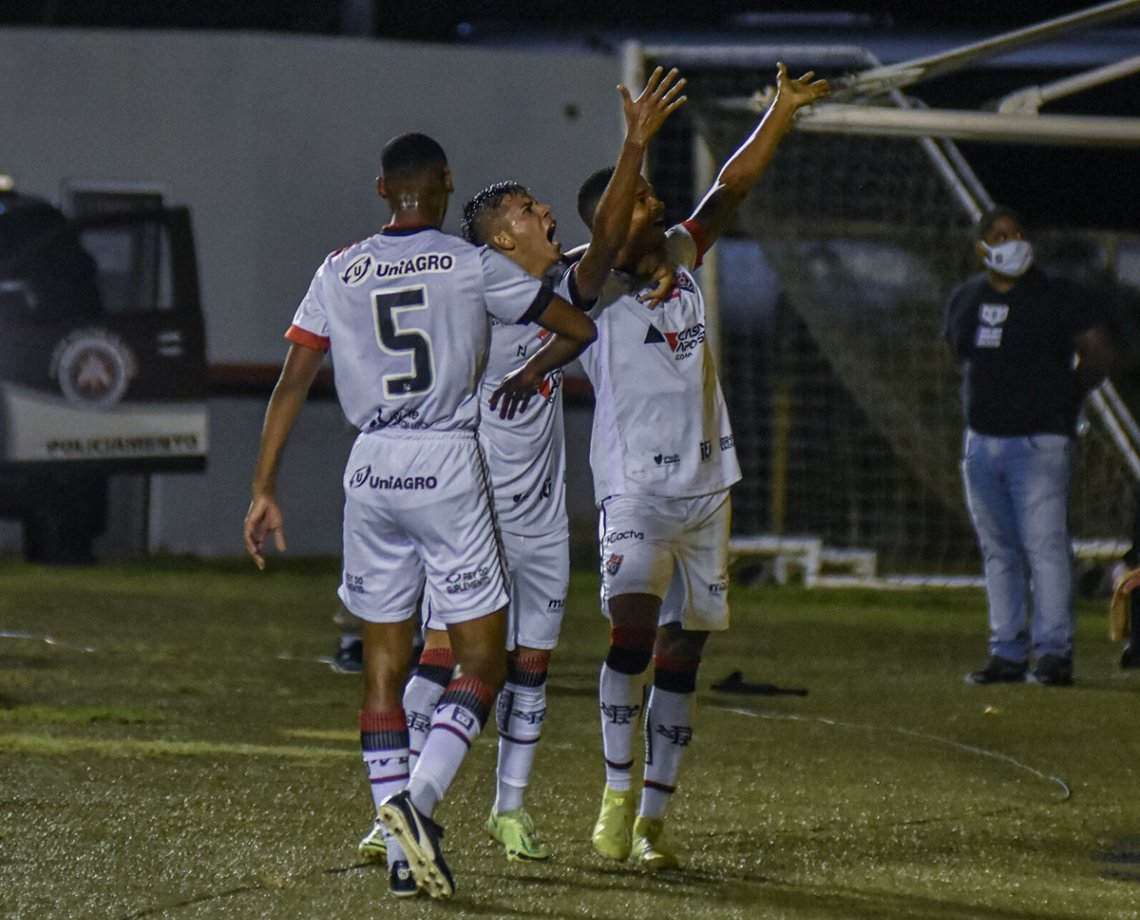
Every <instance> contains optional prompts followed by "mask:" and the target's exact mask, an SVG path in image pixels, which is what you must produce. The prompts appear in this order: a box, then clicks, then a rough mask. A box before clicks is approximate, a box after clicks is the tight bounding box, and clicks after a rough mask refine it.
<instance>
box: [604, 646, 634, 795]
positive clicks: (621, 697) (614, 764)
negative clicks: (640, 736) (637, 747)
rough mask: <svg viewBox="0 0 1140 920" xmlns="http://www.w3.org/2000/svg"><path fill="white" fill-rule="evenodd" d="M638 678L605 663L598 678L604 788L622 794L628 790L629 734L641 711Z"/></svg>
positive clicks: (630, 746) (629, 763)
mask: <svg viewBox="0 0 1140 920" xmlns="http://www.w3.org/2000/svg"><path fill="white" fill-rule="evenodd" d="M641 679H642V676H641V675H640V674H623V673H621V672H620V671H615V670H614V669H613V668H611V667H610V666H609V665H608V664H603V665H602V673H601V676H600V677H599V678H598V702H599V704H600V707H599V708H600V710H601V718H602V753H603V755H604V756H605V759H606V785H607V786H609V787H610V788H611V789H613V790H614V791H615V792H625V791H627V790H628V789H629V787H630V775H631V771H632V770H633V734H634V729H635V728H636V727H637V719H638V715H639V713H640V712H641Z"/></svg>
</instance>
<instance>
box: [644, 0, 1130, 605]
mask: <svg viewBox="0 0 1140 920" xmlns="http://www.w3.org/2000/svg"><path fill="white" fill-rule="evenodd" d="M1137 13H1140V0H1117V2H1113V3H1103V4H1100V5H1099V6H1096V7H1090V8H1089V9H1087V10H1084V11H1081V12H1080V13H1077V14H1073V15H1071V16H1068V17H1061V18H1059V19H1056V20H1049V21H1047V22H1044V23H1040V24H1038V25H1036V26H1033V27H1030V28H1028V29H1021V30H1017V31H1016V32H1013V33H1008V34H1007V35H1005V36H997V37H996V38H994V39H989V40H987V41H985V42H980V43H976V44H975V45H972V46H966V47H965V48H958V49H952V50H951V51H948V52H946V53H945V54H942V55H934V56H931V57H929V58H925V59H921V60H917V61H910V62H903V63H901V64H897V65H892V66H884V65H882V64H881V62H880V61H878V60H877V59H876V58H875V57H874V56H873V55H872V54H871V53H870V52H869V51H868V50H867V49H864V48H860V47H856V46H851V45H834V46H828V45H795V44H787V45H765V46H703V47H695V46H689V45H645V46H643V45H639V44H637V43H629V44H627V45H626V46H625V48H624V51H623V55H624V69H625V74H624V82H625V83H626V84H627V85H630V86H634V85H640V83H641V82H642V81H643V79H644V74H645V73H646V71H647V69H648V67H650V66H654V65H656V64H664V65H666V66H673V65H676V66H680V67H681V68H682V70H683V71H684V72H685V73H686V74H687V75H689V76H691V77H692V78H693V79H691V82H690V87H689V95H690V100H691V101H690V105H689V106H688V107H687V108H688V109H689V110H690V114H691V115H692V116H693V117H692V118H691V119H690V120H689V121H690V124H692V126H693V127H692V129H691V131H690V133H688V134H685V135H684V136H681V135H680V134H679V133H678V132H676V131H674V135H675V136H673V137H672V138H671V139H669V138H668V137H667V134H668V129H670V127H671V126H667V131H666V132H663V134H662V137H661V138H659V141H658V146H659V147H662V148H666V149H664V150H661V151H660V152H658V153H656V154H655V155H654V156H653V157H652V158H651V163H650V171H651V178H652V179H653V181H654V184H655V185H656V186H657V189H658V192H659V194H660V195H661V196H662V197H663V198H664V199H665V200H666V204H669V203H671V199H673V198H681V199H685V198H689V199H695V198H696V196H698V195H700V194H701V193H703V191H704V190H705V189H706V188H707V187H708V184H709V181H710V180H711V178H712V172H711V171H712V169H713V168H715V164H716V163H719V162H721V161H722V160H723V158H724V156H725V155H726V154H727V153H730V152H731V150H732V149H733V148H734V145H735V144H736V143H738V142H739V140H740V138H741V137H743V136H745V134H746V133H747V131H748V130H749V129H750V127H751V125H753V124H755V122H756V120H757V118H758V117H759V114H760V113H761V112H762V111H763V107H764V105H765V104H766V103H767V102H768V101H770V94H771V93H770V90H769V91H768V92H767V93H765V92H764V91H761V92H754V90H756V87H755V85H754V84H753V83H751V81H754V80H755V79H756V74H757V73H758V72H759V73H765V72H769V71H768V68H770V67H771V68H774V65H775V62H776V61H778V60H782V61H785V62H787V63H788V65H789V68H790V69H792V70H795V68H796V67H798V66H801V65H802V66H803V68H804V69H806V68H807V67H814V68H816V69H818V70H820V71H823V72H825V73H826V74H827V75H828V76H829V78H830V79H832V83H833V86H835V85H837V84H838V92H836V93H834V94H833V96H832V97H831V98H830V99H829V101H828V102H827V103H826V104H818V105H817V106H815V107H813V110H811V111H807V112H804V113H801V115H800V116H798V118H797V121H796V130H795V131H794V132H793V134H792V135H791V136H789V137H788V138H787V139H786V140H785V141H784V146H783V148H782V149H781V153H780V156H778V157H777V158H776V161H775V162H774V163H773V165H772V167H770V169H769V173H768V174H767V175H766V176H765V178H764V179H763V180H762V181H761V186H760V187H759V188H758V189H757V192H756V193H755V194H754V195H753V196H750V198H749V200H748V201H746V203H745V205H744V206H742V208H741V212H740V214H739V219H738V226H737V228H736V230H735V231H734V233H732V234H729V235H728V236H726V238H724V239H723V240H722V242H721V243H720V244H718V247H717V250H719V252H717V253H716V254H715V257H714V258H713V259H710V260H708V261H707V262H706V265H705V267H704V268H703V269H702V273H703V279H702V286H703V287H704V288H705V292H706V300H707V301H708V302H709V303H708V307H709V310H710V313H711V314H712V315H711V316H710V323H709V325H710V340H713V341H714V342H715V343H716V347H717V348H718V350H719V351H720V352H721V355H719V356H718V358H719V360H720V361H721V363H722V366H724V367H725V371H724V373H722V380H723V381H724V384H725V390H726V395H727V396H728V398H729V402H730V408H731V409H732V412H733V416H734V424H735V427H736V428H737V431H738V436H737V445H738V450H740V451H741V460H742V464H743V465H744V467H745V473H746V479H745V481H744V483H742V484H741V486H739V487H737V489H736V490H734V537H733V553H734V556H735V557H736V558H737V560H738V561H745V562H747V561H748V560H752V562H753V564H756V565H759V564H761V563H763V564H765V565H769V566H770V569H771V572H770V577H773V578H774V580H777V581H780V580H784V579H785V578H786V577H787V576H788V573H789V572H792V573H800V574H801V575H802V578H803V580H804V581H805V583H808V584H811V585H828V584H842V585H848V584H878V585H891V584H894V585H899V586H912V585H916V584H923V585H944V586H948V587H949V586H959V585H969V586H975V585H977V584H978V583H979V581H978V574H977V573H978V570H979V568H980V562H979V560H978V556H977V548H976V542H975V538H974V536H973V532H972V528H971V527H970V525H969V521H968V517H967V515H966V512H965V507H964V500H963V497H962V494H961V482H960V476H959V472H958V466H957V463H958V453H959V444H958V442H959V441H960V438H961V415H960V408H959V406H958V398H957V386H956V383H955V382H954V380H953V374H952V371H951V370H950V368H949V361H948V360H947V359H946V358H945V356H944V355H943V354H942V352H941V343H940V336H939V326H940V321H941V306H942V302H943V301H944V298H945V296H946V294H947V293H948V291H949V289H950V287H951V285H952V284H953V283H956V281H957V280H961V278H963V277H965V275H966V274H967V273H968V272H969V271H970V270H972V266H970V265H969V262H968V251H969V246H968V242H969V236H968V231H969V229H970V227H971V225H972V224H973V222H974V221H975V220H976V219H977V217H978V216H979V215H980V214H981V213H982V212H983V211H984V210H985V209H987V208H988V207H990V206H991V205H992V204H993V202H992V200H991V199H990V196H989V194H988V193H987V191H986V189H985V188H984V187H983V185H982V183H981V182H980V181H979V180H978V178H977V176H976V175H975V174H974V173H973V171H972V170H971V169H970V167H969V164H968V163H967V162H966V160H965V158H964V157H963V156H962V154H961V153H960V151H959V150H958V148H957V147H956V145H955V144H954V139H955V138H957V139H969V140H973V141H977V140H983V141H1002V142H1006V143H1017V144H1065V145H1070V146H1071V145H1074V144H1088V145H1095V146H1129V147H1133V146H1140V118H1104V117H1093V116H1081V115H1066V116H1051V115H1042V114H1033V112H1036V109H1037V108H1039V107H1040V105H1042V104H1044V103H1047V102H1049V101H1051V100H1053V99H1056V98H1060V97H1061V96H1063V95H1067V94H1070V93H1072V92H1079V91H1081V90H1082V89H1084V88H1087V87H1088V86H1091V85H1096V84H1097V83H1098V81H1102V80H1109V79H1119V78H1120V77H1121V76H1126V75H1128V74H1131V73H1135V72H1136V71H1137V69H1140V59H1131V58H1129V59H1126V60H1124V61H1122V62H1119V64H1116V65H1111V66H1109V67H1102V68H1097V69H1096V70H1094V71H1088V72H1087V73H1085V74H1082V75H1079V76H1078V77H1075V78H1068V79H1067V80H1065V81H1058V82H1057V83H1056V84H1049V85H1048V86H1043V87H1033V88H1029V89H1027V90H1023V91H1021V92H1020V93H1018V94H1013V96H1012V97H1008V98H1010V100H1011V101H1008V102H1007V104H1006V105H1005V106H1004V110H1002V109H1001V108H999V110H997V111H993V112H989V111H987V112H962V111H937V110H932V109H928V108H926V107H925V106H923V104H922V103H921V102H919V101H917V100H915V99H912V98H910V97H908V96H906V95H904V93H903V92H902V89H903V88H904V87H906V86H910V85H912V84H914V83H917V82H920V81H921V80H923V79H926V78H928V77H930V76H933V75H940V74H945V73H948V72H950V71H951V70H953V69H960V68H963V67H969V66H974V65H975V64H976V63H977V62H979V61H981V60H983V59H985V58H986V57H990V56H993V55H995V54H1000V53H1002V52H1003V51H1005V50H1008V49H1009V48H1010V47H1014V46H1023V45H1025V44H1028V43H1029V42H1033V41H1043V40H1046V39H1048V38H1051V37H1053V36H1055V35H1058V34H1060V33H1061V32H1063V31H1065V30H1068V29H1073V28H1077V27H1080V26H1087V25H1089V24H1090V23H1093V22H1104V21H1107V20H1108V19H1111V18H1115V17H1120V16H1125V15H1133V14H1137ZM835 73H839V74H840V75H841V76H840V77H839V78H838V79H835V78H833V77H832V75H833V74H835ZM843 74H847V76H842V75H843ZM710 86H711V89H707V87H710ZM1035 107H1036V108H1035ZM1031 110H1032V111H1031ZM669 144H673V146H672V147H669V146H668V145H669ZM675 160H676V161H685V163H686V165H685V167H684V168H681V169H678V168H675V167H674V166H673V165H672V161H675ZM682 183H685V184H682ZM677 203H683V202H677ZM1074 241H1075V242H1074ZM1051 245H1052V248H1053V251H1055V252H1061V253H1065V252H1070V251H1072V250H1073V249H1074V248H1075V249H1077V250H1079V251H1080V252H1081V253H1084V254H1085V256H1086V262H1085V263H1082V264H1081V265H1077V266H1074V267H1075V268H1076V269H1077V271H1078V273H1079V272H1080V271H1087V270H1089V266H1090V265H1092V264H1093V263H1095V262H1097V260H1098V259H1099V260H1100V261H1101V262H1103V261H1105V260H1107V262H1108V263H1109V267H1110V268H1111V269H1112V270H1113V271H1115V272H1116V278H1117V279H1118V281H1120V282H1121V283H1123V284H1126V285H1130V286H1131V288H1134V289H1135V291H1136V295H1137V297H1140V236H1136V237H1129V236H1128V235H1126V234H1124V235H1121V234H1117V235H1114V236H1113V238H1112V239H1111V240H1105V239H1102V238H1101V237H1099V236H1098V235H1096V234H1090V233H1087V232H1080V233H1073V234H1069V235H1067V236H1065V238H1064V239H1063V240H1062V239H1056V240H1050V239H1046V240H1043V241H1042V254H1043V257H1046V258H1047V257H1048V256H1050V255H1051V254H1052V253H1051V251H1050V246H1051ZM1104 253H1109V254H1110V255H1109V256H1104ZM1122 253H1123V254H1124V255H1126V256H1127V258H1124V256H1120V254H1122ZM1118 256H1119V257H1118ZM1114 260H1115V261H1114ZM727 263H732V264H731V265H729V264H727ZM741 265H743V266H744V273H745V275H749V277H751V273H752V272H753V271H754V270H755V271H759V269H756V265H759V266H760V267H761V269H762V273H766V274H764V277H765V278H766V279H770V280H771V281H772V282H773V286H774V287H775V288H776V289H777V291H776V293H774V294H773V295H772V296H771V297H769V298H767V299H766V300H764V303H762V304H761V306H760V308H759V309H758V310H756V311H755V312H753V313H748V311H749V310H753V307H752V306H751V305H747V307H748V309H747V310H742V309H741V306H740V304H738V303H737V302H736V301H737V300H739V299H741V298H742V297H743V299H744V300H745V301H748V300H749V298H751V297H752V296H753V294H755V291H754V290H753V289H754V288H755V287H757V285H756V284H754V283H752V284H751V287H749V285H741V284H740V283H736V282H734V281H733V272H734V271H736V270H738V269H739V267H740V266H741ZM744 288H748V289H747V290H744V293H743V295H742V294H741V291H742V290H743V289H744ZM746 314H747V315H746ZM742 316H746V318H744V319H742V318H741V317H742ZM749 316H750V317H751V318H747V317H749ZM717 332H719V334H716V333H717ZM1086 411H1087V414H1088V416H1089V418H1090V421H1091V423H1090V424H1088V425H1086V426H1084V428H1085V431H1084V436H1083V437H1082V439H1081V459H1080V468H1081V472H1080V474H1079V477H1078V478H1079V480H1080V482H1079V483H1078V486H1077V488H1076V490H1075V494H1074V534H1075V537H1076V540H1075V550H1076V553H1077V555H1078V557H1079V558H1081V559H1082V560H1083V561H1084V562H1085V563H1086V564H1088V565H1091V564H1093V563H1103V562H1108V561H1111V560H1112V559H1113V558H1115V557H1118V556H1119V554H1120V553H1121V552H1122V551H1123V549H1124V548H1126V547H1127V543H1126V542H1125V541H1124V537H1125V535H1127V534H1129V532H1130V524H1131V514H1130V510H1131V509H1130V508H1129V507H1128V504H1129V503H1128V502H1127V501H1122V497H1123V496H1126V495H1128V494H1130V493H1131V491H1132V490H1134V489H1135V488H1136V484H1137V483H1138V482H1140V435H1138V433H1137V426H1136V422H1135V420H1134V418H1133V417H1132V415H1131V413H1130V412H1129V410H1128V408H1127V406H1126V405H1125V403H1124V401H1123V400H1122V399H1121V398H1120V395H1119V394H1118V393H1117V392H1116V391H1115V389H1113V387H1112V385H1111V384H1110V383H1106V384H1105V385H1104V386H1103V387H1102V388H1101V389H1099V390H1098V391H1097V392H1096V393H1095V394H1094V395H1093V397H1092V398H1091V399H1090V400H1089V401H1088V402H1087V409H1086Z"/></svg>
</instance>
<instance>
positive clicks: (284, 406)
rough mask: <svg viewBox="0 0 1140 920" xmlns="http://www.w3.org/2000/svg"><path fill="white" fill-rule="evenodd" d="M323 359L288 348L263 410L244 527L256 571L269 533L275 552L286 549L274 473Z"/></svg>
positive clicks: (314, 352) (303, 349)
mask: <svg viewBox="0 0 1140 920" xmlns="http://www.w3.org/2000/svg"><path fill="white" fill-rule="evenodd" d="M324 356H325V353H324V352H323V351H320V350H318V349H315V348H307V347H306V346H304V345H297V344H296V343H294V344H293V345H291V346H290V347H289V353H288V354H287V355H286V356H285V364H284V365H283V366H282V368H281V376H280V377H278V379H277V384H276V386H274V388H273V395H272V396H271V397H270V398H269V407H268V408H267V409H266V411H265V423H264V424H263V425H262V429H261V447H260V449H259V450H258V454H257V466H256V467H255V468H254V473H253V486H252V489H251V492H252V497H251V500H250V503H249V510H248V511H247V512H246V515H245V527H244V538H245V551H246V552H247V553H249V555H250V556H251V557H252V559H253V561H254V563H256V565H257V567H258V568H259V569H264V568H265V557H264V556H263V555H262V548H263V547H264V545H265V541H266V539H268V537H269V535H270V534H273V538H274V542H275V544H276V546H277V549H278V550H279V551H283V550H284V549H285V524H284V518H283V516H282V514H281V508H280V507H279V506H278V504H277V494H276V493H277V470H278V468H279V467H280V465H281V453H282V451H284V449H285V444H286V442H287V441H288V440H289V435H290V433H291V432H292V431H293V426H294V425H295V424H296V422H297V416H298V415H300V413H301V407H302V406H303V405H304V404H305V399H306V398H307V397H308V395H309V388H310V387H311V386H312V385H313V380H314V379H315V378H316V376H317V371H318V370H319V369H320V366H321V362H322V361H323V360H324Z"/></svg>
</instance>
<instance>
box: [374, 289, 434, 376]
mask: <svg viewBox="0 0 1140 920" xmlns="http://www.w3.org/2000/svg"><path fill="white" fill-rule="evenodd" d="M372 308H373V310H374V311H375V317H376V338H377V340H378V341H379V343H380V349H381V350H382V351H384V352H385V353H386V354H390V355H396V356H400V355H405V356H407V357H408V358H409V360H410V361H411V373H408V374H385V375H384V395H385V396H387V397H390V398H395V397H400V396H416V395H419V394H420V393H426V392H428V391H429V390H430V389H431V388H432V387H433V386H434V385H435V356H434V354H433V352H432V347H431V339H430V338H429V337H428V334H427V333H426V332H425V331H424V330H422V329H417V328H415V327H410V328H401V326H400V318H401V316H402V315H403V314H404V313H408V312H411V311H412V310H426V309H427V308H428V304H427V297H426V293H425V291H424V287H423V286H422V285H418V286H416V287H408V288H400V289H399V290H395V291H373V292H372Z"/></svg>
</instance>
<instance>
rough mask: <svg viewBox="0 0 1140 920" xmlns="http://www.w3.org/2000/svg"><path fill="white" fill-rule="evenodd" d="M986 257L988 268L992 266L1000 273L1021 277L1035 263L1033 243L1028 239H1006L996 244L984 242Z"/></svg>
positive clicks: (985, 261) (984, 260)
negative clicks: (990, 244)
mask: <svg viewBox="0 0 1140 920" xmlns="http://www.w3.org/2000/svg"><path fill="white" fill-rule="evenodd" d="M982 249H983V250H985V253H986V257H985V258H984V259H983V260H982V261H983V262H984V263H985V265H986V268H992V269H993V270H994V271H995V272H997V273H998V274H999V275H1006V276H1007V277H1009V278H1020V277H1021V276H1022V275H1024V274H1025V273H1026V272H1027V271H1029V266H1030V265H1032V264H1033V245H1032V244H1031V243H1029V242H1028V241H1027V240H1006V241H1005V242H1004V243H998V244H997V245H996V246H987V245H986V244H985V243H982Z"/></svg>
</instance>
